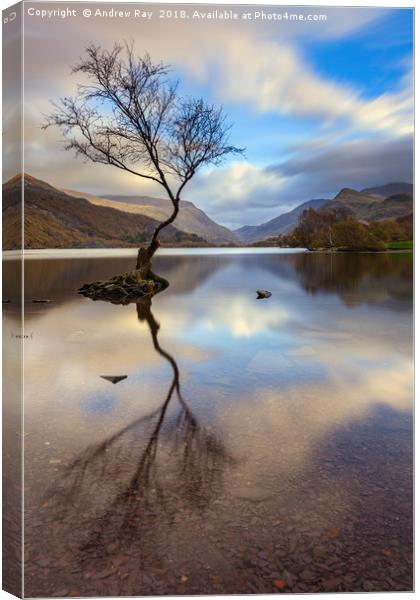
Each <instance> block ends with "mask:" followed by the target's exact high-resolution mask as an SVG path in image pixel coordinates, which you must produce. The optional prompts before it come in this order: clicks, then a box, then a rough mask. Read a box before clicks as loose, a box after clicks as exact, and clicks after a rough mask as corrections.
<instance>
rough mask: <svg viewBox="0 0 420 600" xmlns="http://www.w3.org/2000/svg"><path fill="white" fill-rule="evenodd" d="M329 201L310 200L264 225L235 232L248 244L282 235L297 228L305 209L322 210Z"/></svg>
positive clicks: (252, 226) (248, 226)
mask: <svg viewBox="0 0 420 600" xmlns="http://www.w3.org/2000/svg"><path fill="white" fill-rule="evenodd" d="M326 202H328V200H323V199H315V200H308V201H307V202H304V203H303V204H300V205H299V206H296V208H294V209H293V210H291V211H289V212H287V213H283V214H282V215H279V216H278V217H275V218H274V219H271V220H270V221H267V222H266V223H262V225H245V226H244V227H241V228H240V229H237V230H236V231H235V233H236V235H237V237H238V238H239V239H240V240H241V242H244V243H246V244H250V243H252V242H256V241H258V240H263V239H265V238H268V237H273V236H277V235H282V234H284V233H287V232H288V231H291V230H292V229H293V228H294V227H296V225H297V222H298V219H299V216H300V215H301V213H302V212H303V211H304V210H305V208H314V209H318V208H321V207H322V206H323V205H324V204H325V203H326Z"/></svg>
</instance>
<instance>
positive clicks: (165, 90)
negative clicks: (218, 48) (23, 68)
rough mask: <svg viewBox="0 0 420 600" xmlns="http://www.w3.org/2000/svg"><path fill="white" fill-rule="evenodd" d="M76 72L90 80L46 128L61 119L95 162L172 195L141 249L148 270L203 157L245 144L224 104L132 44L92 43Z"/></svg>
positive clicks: (211, 158)
mask: <svg viewBox="0 0 420 600" xmlns="http://www.w3.org/2000/svg"><path fill="white" fill-rule="evenodd" d="M73 72H74V73H78V74H81V75H83V76H84V78H85V79H86V82H85V83H83V84H80V85H79V86H78V92H77V95H76V96H75V97H65V98H62V99H61V100H60V101H59V102H58V103H55V104H54V110H53V112H52V113H51V114H50V115H49V116H48V117H47V121H46V123H45V125H44V128H47V127H50V126H58V127H59V128H60V130H61V132H62V134H63V136H64V138H65V139H66V141H67V144H66V149H67V150H74V151H75V152H76V155H79V156H82V157H84V158H85V159H86V160H89V161H92V162H94V163H101V164H106V165H112V166H113V167H116V168H118V169H121V170H123V171H126V172H127V173H131V174H133V175H137V176H138V177H140V178H142V179H146V180H150V181H153V182H155V183H157V184H159V185H160V186H162V187H163V188H164V190H165V192H166V194H167V196H168V199H169V200H170V202H171V203H172V212H171V214H170V216H169V217H168V218H167V219H166V220H165V221H163V222H161V223H159V225H158V226H157V227H156V229H155V231H154V233H153V236H152V239H151V241H150V244H149V246H148V247H147V248H146V249H142V248H140V249H139V253H138V258H137V265H136V269H138V270H139V269H141V270H142V271H143V274H144V278H146V276H147V274H148V273H149V272H150V263H151V259H152V257H153V255H154V253H155V252H156V250H157V248H158V246H159V240H158V238H159V234H160V232H161V231H162V229H164V228H165V227H167V226H168V225H170V224H171V223H173V222H174V221H175V219H176V217H177V215H178V212H179V202H180V199H181V193H182V191H183V189H184V188H185V186H186V185H187V183H188V182H189V181H190V180H191V179H192V177H193V176H194V175H195V173H196V172H197V171H198V169H199V168H200V167H201V166H202V165H206V164H214V165H219V164H221V163H222V162H223V160H224V159H225V158H226V157H227V156H228V155H232V154H241V153H243V149H240V148H236V147H235V146H232V145H230V144H229V132H230V129H231V125H230V124H229V123H228V122H227V120H226V116H225V114H224V112H223V109H222V108H221V107H216V106H214V105H212V104H207V103H206V102H205V101H204V100H203V99H202V98H199V99H196V98H186V97H182V96H181V95H179V94H178V82H172V81H171V80H170V78H169V68H168V66H166V65H164V64H162V63H153V62H152V60H151V58H150V56H149V55H148V54H146V55H145V56H143V57H137V56H135V54H134V51H133V47H132V45H128V44H124V45H120V44H115V45H114V47H113V49H112V50H110V51H108V50H104V49H102V48H101V47H97V46H94V45H90V46H88V47H87V48H86V55H85V56H84V58H83V59H82V60H81V62H80V63H79V64H77V65H75V66H74V68H73Z"/></svg>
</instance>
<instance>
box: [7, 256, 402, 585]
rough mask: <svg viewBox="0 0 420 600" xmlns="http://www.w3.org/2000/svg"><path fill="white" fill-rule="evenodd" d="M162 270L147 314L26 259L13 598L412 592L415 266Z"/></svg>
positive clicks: (291, 261) (236, 263) (183, 261)
mask: <svg viewBox="0 0 420 600" xmlns="http://www.w3.org/2000/svg"><path fill="white" fill-rule="evenodd" d="M97 260H98V264H96V261H97ZM118 260H122V261H125V260H127V264H129V261H130V260H131V259H118ZM158 260H159V261H160V263H159V265H157V266H158V269H159V273H162V275H163V276H164V277H167V278H169V279H170V280H171V282H172V284H171V286H170V288H169V289H168V290H166V291H165V292H164V293H162V294H159V295H158V296H156V297H155V298H154V299H153V312H152V309H151V305H150V304H148V303H147V302H146V303H140V304H139V305H137V306H136V307H134V306H133V305H129V306H125V307H119V306H113V305H109V304H107V303H100V302H92V301H90V300H88V299H85V298H82V297H80V296H77V295H75V293H74V290H75V289H76V288H77V286H78V284H79V283H81V282H83V280H84V279H85V278H86V271H87V270H89V272H90V273H91V275H90V276H89V279H96V278H101V277H105V276H107V269H110V268H112V269H114V268H115V265H111V266H110V265H108V264H107V263H106V259H90V258H86V259H77V260H69V262H68V263H66V264H64V263H63V261H60V260H57V261H40V262H41V263H43V264H40V265H38V264H37V263H36V261H29V262H30V263H31V264H32V262H34V265H33V269H32V271H31V272H30V273H29V272H28V285H27V293H28V294H29V295H30V297H32V295H37V294H38V293H39V288H40V287H42V288H43V293H42V294H40V293H39V295H42V296H50V297H51V300H52V302H51V304H49V305H45V306H37V305H32V304H31V303H28V304H27V306H26V309H27V312H26V324H27V327H29V328H30V331H31V333H32V332H33V337H32V338H31V339H30V340H28V343H27V345H26V346H25V358H26V369H25V380H26V390H27V394H26V411H25V412H26V423H25V432H26V437H25V449H26V452H25V461H26V462H25V467H26V468H25V473H26V479H27V493H26V496H25V498H26V515H27V517H26V518H27V521H26V528H25V540H26V545H27V554H26V573H27V577H28V581H29V582H30V583H29V584H28V585H29V587H28V591H29V592H30V595H32V596H43V597H45V596H50V595H52V594H57V593H58V592H60V591H63V590H65V591H66V592H67V593H66V594H62V595H79V596H80V595H83V596H90V595H93V596H95V595H114V596H115V595H136V594H142V595H144V594H173V593H179V594H198V593H241V592H246V593H251V592H260V593H267V592H274V591H276V590H278V588H276V586H275V584H274V583H273V581H274V580H282V581H283V582H284V587H283V589H284V591H289V592H290V591H292V592H299V591H306V592H308V591H312V592H313V591H322V590H323V591H333V590H335V591H363V590H368V589H370V590H385V589H386V590H397V589H405V590H407V589H410V586H411V582H412V580H411V576H412V570H411V565H412V562H411V558H412V557H411V546H410V540H411V528H412V521H411V515H412V513H411V509H412V488H411V483H412V482H411V412H412V389H411V388H412V386H411V369H412V354H411V295H410V294H411V286H412V283H411V264H412V257H411V255H404V256H403V255H386V256H385V255H369V254H366V255H351V256H350V255H340V256H339V255H337V256H331V255H321V254H319V255H316V254H312V253H311V254H305V255H302V254H287V255H280V254H279V255H274V254H265V255H261V254H260V255H258V256H256V255H254V254H252V253H250V254H248V255H236V256H231V255H228V254H226V255H219V256H214V255H211V254H209V255H206V256H204V255H203V256H194V257H188V256H183V257H179V256H161V257H158ZM348 261H350V262H352V261H354V264H347V262H348ZM35 263H36V264H35ZM95 264H96V267H95ZM30 266H31V265H30ZM124 268H125V266H124V264H120V266H119V269H118V270H119V271H123V270H124ZM95 269H96V270H95ZM40 273H42V274H43V277H44V279H43V280H42V282H39V283H38V281H37V280H38V275H39V274H40ZM81 280H82V281H81ZM259 287H261V288H264V289H269V290H270V291H272V292H273V295H272V297H271V298H270V299H269V300H268V301H267V302H258V301H256V300H255V290H256V289H257V288H259ZM47 290H48V293H47ZM134 309H135V310H134ZM5 310H6V313H7V315H6V316H7V318H6V325H5V334H6V335H8V328H9V327H10V328H12V327H13V319H14V316H13V312H14V310H15V305H14V303H11V304H8V305H6V307H5ZM154 313H155V314H154ZM159 324H161V327H159ZM103 374H115V375H117V374H127V378H126V379H124V380H123V381H121V382H120V383H118V385H115V386H113V385H111V384H110V383H109V382H108V381H104V380H103V379H101V378H100V375H103ZM53 484H54V485H53ZM51 486H53V487H52V488H51ZM47 488H48V489H50V492H51V494H50V497H49V498H45V490H46V489H47ZM46 557H48V558H46ZM181 578H183V579H181ZM185 578H187V579H185Z"/></svg>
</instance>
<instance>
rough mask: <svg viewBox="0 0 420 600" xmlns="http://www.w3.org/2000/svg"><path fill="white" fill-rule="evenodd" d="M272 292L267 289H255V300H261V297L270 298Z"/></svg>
mask: <svg viewBox="0 0 420 600" xmlns="http://www.w3.org/2000/svg"><path fill="white" fill-rule="evenodd" d="M270 296H272V293H271V292H269V291H268V290H257V300H262V299H263V298H270Z"/></svg>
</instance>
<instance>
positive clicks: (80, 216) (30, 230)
mask: <svg viewBox="0 0 420 600" xmlns="http://www.w3.org/2000/svg"><path fill="white" fill-rule="evenodd" d="M24 188H25V212H24V216H25V222H24V230H25V248H27V249H29V248H121V247H126V248H127V247H136V246H139V245H142V244H143V245H144V244H145V243H147V242H148V241H149V240H150V238H151V235H152V233H153V231H154V229H155V227H156V225H157V221H156V220H155V219H151V218H149V217H147V216H144V215H141V214H132V213H130V214H129V213H126V212H123V211H122V210H116V209H115V208H111V207H107V206H95V205H94V204H92V203H91V202H89V201H88V200H86V199H85V198H77V197H72V196H70V195H69V194H66V193H65V192H63V191H61V190H58V189H57V188H54V187H53V186H51V185H50V184H48V183H46V182H45V181H40V180H38V179H35V178H34V177H31V176H30V175H27V174H25V175H24ZM20 212H21V176H20V175H17V176H15V177H13V178H12V179H10V180H9V181H8V182H7V183H5V184H4V185H3V249H4V250H13V249H18V248H19V247H20V242H19V231H20V223H21V217H20ZM160 239H161V241H162V245H178V246H179V245H181V246H190V245H192V246H194V245H195V246H198V245H200V246H203V245H204V246H206V245H208V244H207V242H206V241H205V240H203V239H202V238H200V237H198V236H197V235H194V234H189V233H185V232H182V231H180V230H178V229H176V228H175V227H173V226H171V225H170V226H168V227H167V228H166V229H165V230H164V231H163V232H162V235H161V238H160Z"/></svg>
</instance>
